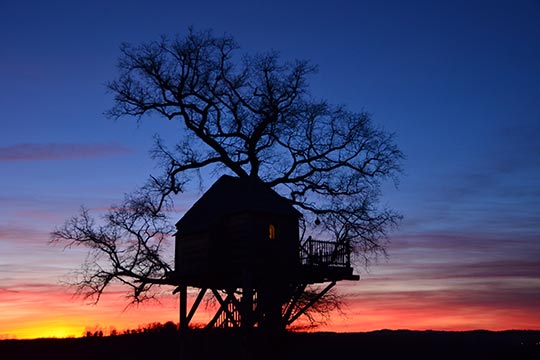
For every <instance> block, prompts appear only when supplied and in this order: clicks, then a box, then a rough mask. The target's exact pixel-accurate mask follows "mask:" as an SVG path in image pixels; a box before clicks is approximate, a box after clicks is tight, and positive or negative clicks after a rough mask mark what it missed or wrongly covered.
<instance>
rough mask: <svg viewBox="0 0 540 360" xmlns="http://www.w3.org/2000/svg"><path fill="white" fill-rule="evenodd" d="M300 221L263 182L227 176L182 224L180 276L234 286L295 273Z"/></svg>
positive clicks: (177, 257) (178, 240)
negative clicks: (246, 281) (246, 279)
mask: <svg viewBox="0 0 540 360" xmlns="http://www.w3.org/2000/svg"><path fill="white" fill-rule="evenodd" d="M299 217H300V213H299V212H298V211H297V210H296V209H295V208H294V207H292V206H291V205H290V204H289V202H288V201H287V200H286V199H285V198H283V197H281V196H279V195H278V194H277V193H276V192H274V191H273V190H271V189H269V188H267V187H266V186H265V185H264V184H263V183H262V182H261V181H259V180H253V179H250V178H235V177H231V176H222V177H221V178H220V179H219V180H218V181H216V183H215V184H214V185H213V186H212V187H211V188H210V189H209V190H208V191H207V192H206V193H205V194H204V195H203V196H202V197H201V198H200V199H199V200H198V201H197V202H196V203H195V204H194V205H193V207H192V208H191V209H189V210H188V211H187V212H186V213H185V215H184V216H183V217H182V218H181V219H180V221H178V222H177V224H176V229H177V231H176V235H175V236H176V251H175V252H176V253H175V263H176V264H175V265H176V272H177V276H178V277H179V279H183V280H184V281H187V282H189V283H190V284H191V285H193V286H199V287H203V286H208V287H216V288H230V287H241V286H242V285H243V282H244V281H245V278H246V276H248V275H249V277H250V278H251V279H250V281H252V282H253V283H254V284H258V283H260V282H261V281H267V280H268V279H267V278H268V276H269V275H268V274H271V276H278V275H279V273H282V274H285V273H288V272H291V271H295V270H296V269H295V267H297V266H298V265H299V262H300V258H299V252H298V249H299V240H298V219H299Z"/></svg>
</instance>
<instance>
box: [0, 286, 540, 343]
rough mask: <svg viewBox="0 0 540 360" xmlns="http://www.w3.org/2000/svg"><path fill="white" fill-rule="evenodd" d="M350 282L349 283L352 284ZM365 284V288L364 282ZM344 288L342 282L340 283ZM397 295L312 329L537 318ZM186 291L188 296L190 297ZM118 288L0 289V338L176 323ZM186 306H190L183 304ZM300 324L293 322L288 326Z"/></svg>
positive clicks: (170, 309) (168, 309)
mask: <svg viewBox="0 0 540 360" xmlns="http://www.w3.org/2000/svg"><path fill="white" fill-rule="evenodd" d="M353 285H354V284H353ZM366 287H367V286H366ZM343 288H344V289H345V288H346V285H345V286H343ZM396 294H397V293H394V294H392V293H388V294H386V293H380V294H373V293H369V292H368V293H366V294H364V295H363V296H358V295H357V296H355V297H354V298H349V299H346V300H345V307H344V308H343V314H340V313H333V314H332V315H331V317H330V320H329V321H328V322H327V324H325V325H322V326H320V327H318V328H315V329H313V330H312V331H331V332H369V331H376V330H381V329H389V330H400V329H407V330H441V331H467V330H478V329H483V330H492V331H501V330H511V329H522V330H540V319H539V318H538V316H536V318H535V316H531V314H529V313H527V311H526V309H519V308H515V309H511V308H506V309H501V308H497V307H496V306H491V307H490V306H488V305H485V304H461V305H456V304H453V303H445V301H444V299H439V300H438V301H433V299H431V298H425V299H423V298H421V297H417V298H415V297H412V296H411V297H400V296H401V295H400V296H398V295H396ZM194 297H195V295H193V294H192V296H191V299H192V301H193V300H194ZM127 301H128V300H127V299H126V298H125V293H124V292H121V291H119V292H116V293H109V294H105V295H104V296H103V297H102V299H101V300H100V302H99V304H97V305H87V304H86V303H85V302H84V301H83V300H81V299H77V298H73V297H72V295H71V294H68V293H66V292H65V289H63V288H61V287H54V286H53V287H51V288H47V289H40V290H39V291H34V292H31V291H22V290H21V291H14V292H10V293H8V292H3V293H2V292H0V313H1V314H2V317H3V318H2V321H1V322H0V339H13V338H16V339H32V338H51V337H55V338H64V337H82V336H84V334H85V333H86V332H87V331H90V332H91V333H94V332H95V331H99V330H101V331H103V334H104V335H109V334H110V333H111V331H112V330H115V331H116V332H118V333H122V332H123V331H125V330H131V329H138V328H143V327H146V326H147V325H149V324H152V323H162V324H164V323H166V322H168V321H173V322H175V323H177V322H178V298H177V297H176V296H173V295H164V297H163V298H162V299H161V303H160V304H156V303H152V304H150V303H148V304H143V305H140V306H138V307H130V308H127V309H126V303H127ZM189 306H191V304H190V305H189ZM213 311H214V309H213V308H207V307H206V305H205V304H204V302H203V303H202V304H201V305H200V307H199V309H198V310H197V313H196V314H195V317H194V319H193V320H192V324H206V323H208V322H209V321H210V319H211V318H212V316H213ZM302 324H303V325H306V323H305V322H304V323H302V322H298V323H295V324H294V325H302Z"/></svg>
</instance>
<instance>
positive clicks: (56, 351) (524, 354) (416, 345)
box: [0, 330, 540, 360]
mask: <svg viewBox="0 0 540 360" xmlns="http://www.w3.org/2000/svg"><path fill="white" fill-rule="evenodd" d="M0 354H1V356H0V357H1V358H2V359H55V360H63V359H66V360H67V359H70V360H74V359H76V360H86V359H92V360H109V359H115V360H117V359H129V360H135V359H141V360H142V359H159V358H162V359H216V360H217V359H231V358H234V359H238V360H241V359H278V360H286V359H298V360H300V359H302V360H304V359H305V360H314V359H328V360H334V359H337V358H338V357H339V358H342V359H349V358H351V359H358V358H364V359H376V360H384V359H403V358H405V359H411V360H412V359H459V360H464V359H490V360H491V359H510V360H513V359H540V331H503V332H490V331H469V332H438V331H406V330H403V331H385V330H383V331H375V332H366V333H322V332H318V333H283V334H272V335H269V334H263V333H249V334H246V333H240V332H221V331H212V332H207V331H192V332H189V333H187V334H177V333H171V332H168V333H152V334H132V335H121V336H111V337H101V338H100V337H91V338H75V339H36V340H3V341H0Z"/></svg>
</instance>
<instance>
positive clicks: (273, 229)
mask: <svg viewBox="0 0 540 360" xmlns="http://www.w3.org/2000/svg"><path fill="white" fill-rule="evenodd" d="M268 238H269V239H270V240H275V238H276V226H275V225H274V224H270V226H268Z"/></svg>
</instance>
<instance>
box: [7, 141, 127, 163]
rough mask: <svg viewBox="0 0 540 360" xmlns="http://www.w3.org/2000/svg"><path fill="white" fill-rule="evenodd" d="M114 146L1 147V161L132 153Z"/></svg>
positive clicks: (18, 145)
mask: <svg viewBox="0 0 540 360" xmlns="http://www.w3.org/2000/svg"><path fill="white" fill-rule="evenodd" d="M131 152H132V150H131V149H129V148H127V147H125V146H121V145H112V144H17V145H11V146H3V147H0V161H20V160H69V159H80V158H96V157H106V156H111V155H118V154H127V153H131Z"/></svg>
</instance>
